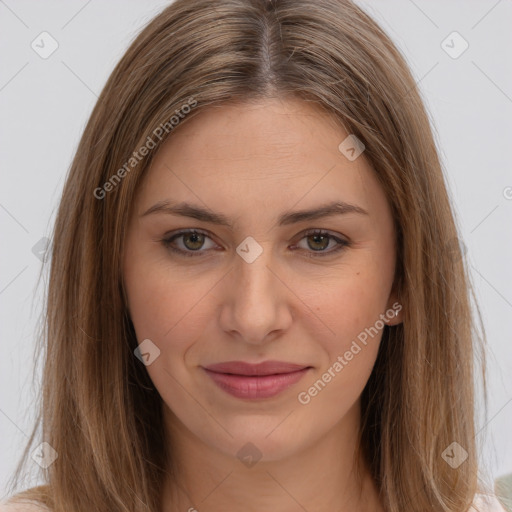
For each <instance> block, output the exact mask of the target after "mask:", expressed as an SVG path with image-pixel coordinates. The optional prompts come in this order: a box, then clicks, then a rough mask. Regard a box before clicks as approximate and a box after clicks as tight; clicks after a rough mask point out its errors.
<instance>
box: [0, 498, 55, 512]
mask: <svg viewBox="0 0 512 512" xmlns="http://www.w3.org/2000/svg"><path fill="white" fill-rule="evenodd" d="M0 512H49V509H48V508H46V507H45V506H43V505H39V504H38V503H35V502H33V501H32V502H28V501H23V502H22V501H16V502H15V501H12V500H11V501H8V502H6V503H0Z"/></svg>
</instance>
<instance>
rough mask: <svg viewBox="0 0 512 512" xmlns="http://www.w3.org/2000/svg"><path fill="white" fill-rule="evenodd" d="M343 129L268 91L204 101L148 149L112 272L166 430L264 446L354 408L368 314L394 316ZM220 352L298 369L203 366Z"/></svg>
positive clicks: (314, 430)
mask: <svg viewBox="0 0 512 512" xmlns="http://www.w3.org/2000/svg"><path fill="white" fill-rule="evenodd" d="M347 136H348V134H347V133H345V132H344V131H343V130H342V129H340V128H339V127H337V126H336V125H335V124H334V123H333V122H332V120H330V119H329V118H328V117H326V115H325V114H323V113H321V112H320V111H318V110H316V109H315V107H313V106H311V105H309V104H307V103H304V102H300V101H297V100H287V101H279V100H268V101H264V102H261V103H252V104H243V105H237V106H235V105H231V106H222V107H221V108H212V109H209V110H205V111H203V112H201V113H200V114H199V115H197V117H195V118H194V119H190V120H189V121H187V122H186V123H185V124H184V125H183V126H181V127H179V129H178V130H177V131H176V132H175V133H173V134H172V135H171V137H170V138H169V139H168V140H167V141H166V143H165V144H164V145H163V146H162V147H161V148H160V150H159V151H158V153H157V155H155V159H154V161H153V163H152V166H151V168H150V169H149V171H148V174H147V176H146V177H145V179H144V182H143V185H142V187H141V189H140V190H139V193H138V196H137V198H136V202H135V205H134V209H133V214H132V217H131V220H130V225H129V230H128V234H127V239H126V246H125V253H124V278H125V285H126V290H127V296H128V303H129V311H130V315H131V319H132V321H133V325H134V327H135V331H136V335H137V340H138V342H139V343H142V342H143V344H142V346H141V347H140V350H141V352H142V353H143V354H145V355H144V356H143V359H144V361H145V364H146V369H147V371H148V372H149V375H150V377H151V379H152V381H153V382H154V384H155V386H156V388H157V390H158V392H159V393H160V395H161V397H162V399H163V401H164V403H165V405H166V406H167V408H165V410H166V414H167V418H168V420H169V422H170V425H171V426H172V427H175V428H176V431H177V432H182V433H184V435H187V436H189V437H190V436H191V435H192V436H193V437H194V438H195V440H196V441H197V440H200V441H201V442H202V443H204V444H205V445H207V446H209V447H210V448H211V449H215V450H218V451H220V452H222V453H224V454H227V455H232V456H236V455H237V454H239V456H240V454H243V453H244V450H246V451H247V450H248V451H249V452H250V451H251V450H254V451H257V453H258V457H262V458H265V459H267V460H277V459H279V458H282V457H285V456H287V455H290V454H292V453H293V452H294V451H296V450H301V449H305V448H306V447H307V446H311V445H312V444H313V443H315V442H316V441H318V440H319V439H321V438H322V436H325V435H326V434H327V433H328V432H331V431H332V430H333V429H337V428H342V425H343V424H344V422H345V423H347V422H348V421H349V419H350V421H352V422H353V420H354V418H357V417H358V407H359V396H360V394H361V392H362V390H363V388H364V386H365V384H366V382H367V380H368V378H369V376H370V373H371V371H372V367H373V365H374V362H375V359H376V356H377V351H378V347H379V343H380V339H381V335H382V328H383V320H384V321H387V323H390V324H394V323H397V322H399V321H400V318H401V316H400V314H399V315H398V317H396V318H395V316H394V310H393V304H395V308H396V307H397V304H396V302H395V301H396V297H395V296H393V295H391V290H392V284H393V279H394V268H395V233H394V228H393V222H392V216H391V211H390V207H389V205H388V203H387V200H386V197H385V195H384V193H383V190H382V189H381V187H380V185H379V183H378V181H377V179H376V178H375V176H374V172H373V171H372V169H371V167H370V166H369V164H368V163H367V162H366V160H365V158H364V153H363V154H362V155H361V156H359V157H357V158H355V157H356V156H357V149H358V148H357V147H356V148H355V149H356V151H352V150H351V149H350V148H351V141H350V139H349V140H347V141H345V139H346V138H347ZM344 141H345V142H344ZM342 143H343V144H342ZM340 144H342V146H341V149H340V148H339V146H340ZM352 147H353V144H352ZM185 203H186V205H185ZM335 203H338V207H337V208H338V213H333V212H332V211H331V213H330V214H329V215H321V213H322V211H321V210H322V208H324V207H326V206H328V205H334V204H335ZM343 203H346V205H345V207H343ZM155 205H157V207H155V208H153V207H154V206H155ZM347 205H351V206H347ZM173 209H174V210H173ZM200 210H201V211H204V210H206V211H207V213H208V215H206V214H204V213H201V214H200V213H199V211H200ZM317 210H318V211H319V213H318V214H315V213H312V212H314V211H317ZM173 211H174V213H173ZM194 211H195V212H196V214H197V215H196V214H194V213H193V212H194ZM307 212H310V213H307ZM221 221H222V222H221ZM191 230H196V231H198V233H196V234H193V233H192V234H191V233H189V231H191ZM313 230H317V231H318V230H320V231H321V232H325V233H321V234H314V233H311V231H313ZM180 232H181V234H179V233H180ZM187 232H188V233H187ZM171 239H172V240H171ZM166 240H167V242H166ZM173 249H174V250H173ZM398 309H400V306H398ZM144 340H146V341H144ZM235 361H242V362H246V363H249V364H257V363H261V362H264V361H279V362H282V363H291V364H294V365H298V368H306V369H304V370H301V371H297V369H295V371H293V372H292V371H291V370H293V368H292V367H289V368H286V367H285V366H282V367H267V368H261V367H260V368H259V370H258V369H256V370H254V368H252V370H253V371H255V373H256V374H257V375H252V376H247V372H249V373H250V372H251V368H249V370H248V369H247V368H245V369H241V368H240V367H239V366H236V365H235V366H232V367H224V368H217V370H218V371H217V372H212V371H208V370H206V368H207V367H210V366H212V365H215V364H218V363H225V362H227V363H230V362H235ZM141 364H142V363H141ZM230 372H231V373H232V374H231V375H226V373H230ZM244 372H245V373H244ZM258 373H259V375H258ZM269 373H270V374H271V373H277V374H279V375H277V376H276V375H274V376H273V377H269V376H268V374H269ZM234 374H237V375H234ZM264 374H267V375H266V376H264ZM248 442H251V443H252V444H253V445H254V446H255V447H256V448H254V447H248V446H249V445H247V443H248ZM240 450H242V451H241V452H240ZM253 455H254V454H253Z"/></svg>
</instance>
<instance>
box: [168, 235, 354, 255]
mask: <svg viewBox="0 0 512 512" xmlns="http://www.w3.org/2000/svg"><path fill="white" fill-rule="evenodd" d="M189 234H190V235H194V234H198V235H205V236H207V237H208V238H210V236H209V235H208V233H206V232H205V231H202V230H199V229H189V230H183V231H179V232H178V233H174V234H173V235H171V236H168V237H165V238H163V239H162V240H160V241H161V242H162V244H163V245H164V247H165V248H166V249H168V250H170V251H172V252H173V253H176V254H178V255H179V256H185V257H188V258H195V257H202V256H203V255H204V253H205V252H206V251H202V250H198V251H190V250H188V251H184V250H183V249H177V248H176V247H172V245H171V244H172V242H174V240H176V239H177V238H179V237H180V236H183V235H189ZM312 235H321V236H327V237H328V238H329V239H330V240H334V241H335V242H337V243H338V246H337V247H336V248H335V249H331V250H330V251H327V252H326V251H312V252H310V253H309V254H308V255H307V256H306V257H309V258H323V257H326V256H330V255H332V254H334V253H338V252H340V251H342V250H343V249H345V248H346V247H348V246H349V245H350V244H349V242H347V241H346V240H343V239H341V238H338V237H336V236H334V235H331V234H330V233H329V232H327V231H324V230H322V229H311V230H308V231H305V232H304V233H302V238H301V239H300V240H302V239H303V238H306V237H308V236H312ZM300 240H299V241H300ZM306 252H309V251H306Z"/></svg>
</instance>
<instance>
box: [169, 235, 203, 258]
mask: <svg viewBox="0 0 512 512" xmlns="http://www.w3.org/2000/svg"><path fill="white" fill-rule="evenodd" d="M180 238H181V239H182V240H181V245H182V247H183V248H176V247H174V246H173V245H172V244H173V243H174V241H175V240H178V239H180ZM205 239H209V240H211V238H210V237H209V236H208V235H207V234H206V233H204V232H203V231H200V230H196V229H194V230H188V231H180V232H179V233H176V234H174V235H172V236H170V237H168V238H164V239H163V240H162V244H163V245H164V247H166V248H167V249H169V250H170V251H172V252H175V253H178V254H180V255H183V256H189V257H194V256H201V255H202V254H204V252H205V251H200V249H202V248H203V245H204V243H205ZM178 245H180V244H178ZM207 249H208V247H207Z"/></svg>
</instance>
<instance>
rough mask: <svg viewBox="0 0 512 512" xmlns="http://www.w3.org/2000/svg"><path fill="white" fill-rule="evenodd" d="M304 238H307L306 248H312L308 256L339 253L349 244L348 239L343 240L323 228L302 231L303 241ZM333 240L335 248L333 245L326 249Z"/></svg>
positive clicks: (314, 256)
mask: <svg viewBox="0 0 512 512" xmlns="http://www.w3.org/2000/svg"><path fill="white" fill-rule="evenodd" d="M302 240H306V248H305V250H306V251H308V249H311V250H312V253H311V252H310V253H309V254H307V256H308V257H311V258H316V257H323V256H328V255H331V254H334V253H337V252H339V251H341V250H343V249H345V247H348V246H349V242H347V241H346V240H343V239H341V238H339V237H337V236H334V235H332V234H330V233H329V232H328V231H324V230H321V229H312V230H309V231H306V232H305V233H302V238H301V241H302ZM331 242H334V248H332V246H331V250H329V251H326V250H325V249H327V248H328V247H329V245H330V244H331ZM302 248H304V247H302Z"/></svg>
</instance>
